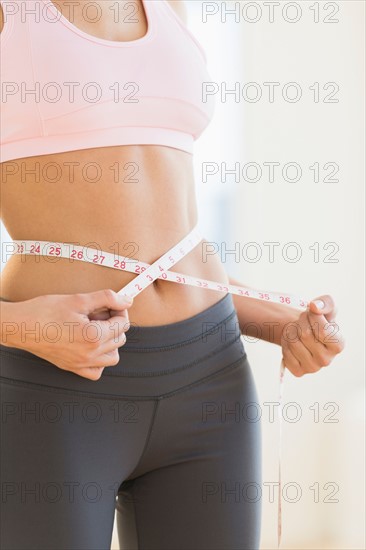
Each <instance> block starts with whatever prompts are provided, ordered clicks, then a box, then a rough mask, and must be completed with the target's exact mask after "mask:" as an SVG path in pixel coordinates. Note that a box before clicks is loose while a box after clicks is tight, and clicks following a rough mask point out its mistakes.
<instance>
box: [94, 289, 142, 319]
mask: <svg viewBox="0 0 366 550" xmlns="http://www.w3.org/2000/svg"><path fill="white" fill-rule="evenodd" d="M84 296H86V297H87V298H88V299H87V303H86V308H85V309H86V313H91V312H92V311H95V310H97V309H105V308H106V309H114V310H118V311H120V310H121V309H126V308H128V307H130V306H131V305H132V303H133V298H130V296H126V295H123V294H118V293H117V292H115V291H114V290H112V289H110V288H107V289H104V290H97V291H95V292H89V293H87V294H85V295H84Z"/></svg>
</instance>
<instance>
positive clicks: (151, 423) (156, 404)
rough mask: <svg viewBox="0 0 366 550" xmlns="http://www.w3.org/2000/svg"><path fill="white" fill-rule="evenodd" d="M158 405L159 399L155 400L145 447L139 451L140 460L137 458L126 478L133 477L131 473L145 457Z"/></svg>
mask: <svg viewBox="0 0 366 550" xmlns="http://www.w3.org/2000/svg"><path fill="white" fill-rule="evenodd" d="M159 403H160V401H159V399H155V405H154V411H153V414H152V418H151V422H150V426H149V431H148V434H147V436H146V441H145V445H144V448H143V449H142V451H141V455H140V458H139V460H138V462H137V464H136V466H135V467H134V469H133V471H132V472H131V473H130V474H129V476H128V477H129V478H130V476H131V475H133V472H136V471H137V470H138V468H139V466H140V464H141V462H142V460H143V458H144V457H145V454H146V451H147V448H148V446H149V444H150V441H151V434H152V432H153V430H154V426H155V419H156V415H157V412H158V408H159Z"/></svg>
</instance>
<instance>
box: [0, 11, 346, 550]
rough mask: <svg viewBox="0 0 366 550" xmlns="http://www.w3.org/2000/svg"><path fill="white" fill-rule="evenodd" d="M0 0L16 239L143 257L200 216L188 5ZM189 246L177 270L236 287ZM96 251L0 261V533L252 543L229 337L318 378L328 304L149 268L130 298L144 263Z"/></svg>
mask: <svg viewBox="0 0 366 550" xmlns="http://www.w3.org/2000/svg"><path fill="white" fill-rule="evenodd" d="M0 4H1V5H2V21H1V25H0V28H1V29H2V31H1V35H0V36H1V56H2V58H1V61H2V63H1V80H2V94H3V99H2V111H3V112H2V121H3V122H2V128H1V130H2V131H1V145H2V158H1V161H2V182H1V203H2V220H3V222H4V224H5V226H6V227H7V230H8V232H9V234H10V236H11V237H12V239H14V240H25V241H26V240H29V241H30V240H34V241H49V242H51V243H57V242H59V243H76V244H79V245H81V246H82V247H84V246H88V247H89V248H93V249H95V250H96V251H98V254H99V252H100V251H102V252H100V254H102V253H103V252H104V251H107V252H108V251H109V252H113V253H115V254H116V255H118V256H129V257H131V258H138V259H139V260H140V261H142V262H146V263H149V264H151V263H153V262H154V261H156V260H157V259H158V258H160V257H161V256H162V255H163V254H164V253H165V252H166V251H167V250H169V249H170V248H171V247H173V246H174V245H175V244H177V243H178V242H180V241H181V240H182V239H183V238H184V237H185V236H186V235H187V234H189V233H190V232H191V231H192V229H193V228H194V227H195V225H196V222H197V208H196V202H195V193H194V177H193V164H192V152H193V141H194V139H197V137H199V135H200V134H201V133H202V132H203V130H204V129H205V127H206V126H207V124H208V122H209V120H210V118H212V113H213V109H212V102H211V101H212V100H210V99H209V101H208V102H206V101H204V100H203V98H202V83H203V82H207V81H209V75H208V73H207V70H206V59H205V53H204V51H203V50H202V48H201V46H200V45H199V44H198V42H197V41H196V39H195V38H194V36H193V35H192V34H191V33H190V31H189V30H188V28H187V26H186V24H187V20H186V15H185V9H184V6H183V2H182V1H179V2H178V1H171V2H170V1H167V0H158V1H155V0H144V1H142V0H133V1H132V0H122V1H120V2H118V3H116V2H109V1H103V2H99V3H98V2H93V3H90V2H87V1H86V0H81V1H79V2H77V3H71V6H70V2H66V1H61V0H58V1H57V3H56V2H54V3H53V2H50V1H49V0H38V1H32V2H28V1H27V2H26V3H25V2H5V1H2V2H0ZM56 4H57V5H56ZM90 4H92V6H91V5H90ZM93 10H94V11H93ZM201 241H202V242H200V244H199V245H198V246H194V247H193V248H192V250H191V251H189V252H188V253H187V254H186V255H184V257H182V259H181V260H179V261H178V263H176V265H175V266H174V271H177V272H180V273H183V274H189V275H192V276H194V277H196V278H202V279H209V280H213V281H220V282H221V283H222V284H223V285H227V284H229V283H235V284H240V283H239V282H237V281H232V280H230V279H229V277H228V276H227V274H226V273H225V270H224V267H223V265H222V264H221V263H220V261H219V260H218V258H217V257H216V256H213V255H208V256H207V258H203V252H202V251H203V245H204V242H205V241H204V239H201ZM98 254H97V255H96V256H97V262H96V263H94V264H93V263H91V262H89V263H87V262H84V261H73V259H71V260H70V259H69V258H65V257H51V256H50V255H47V254H41V255H24V254H15V255H12V256H11V257H10V258H9V260H8V261H7V263H6V266H5V268H4V270H3V272H2V276H1V296H2V301H1V302H0V304H1V321H2V322H1V347H0V355H1V377H2V379H1V382H2V383H1V392H2V400H3V414H4V418H3V424H2V426H3V427H2V441H1V443H2V456H1V459H2V476H3V480H2V484H3V498H2V511H1V522H2V523H1V532H2V534H1V544H2V547H3V548H4V549H5V548H6V549H15V548H16V549H18V550H19V549H25V548H37V549H41V548H47V549H51V548H53V549H56V548H58V549H59V548H62V549H73V550H76V549H86V548H88V549H94V548H95V549H98V550H100V549H107V548H109V547H110V543H111V536H112V529H113V520H114V512H115V508H117V525H118V534H119V539H120V547H121V548H122V549H128V550H132V549H133V548H136V549H137V548H138V549H144V550H145V549H159V550H164V549H167V550H168V549H169V550H173V549H181V550H182V549H184V550H189V549H192V550H193V549H195V550H196V549H210V550H214V549H220V550H221V549H224V548H227V549H232V550H233V549H238V548H246V549H249V548H250V549H255V548H258V547H259V540H260V520H261V515H260V514H261V510H260V498H258V488H259V489H260V484H261V449H260V426H259V424H258V422H251V421H250V419H249V418H245V415H244V417H243V415H241V416H240V420H241V421H240V422H239V421H238V418H237V414H236V412H235V414H233V410H235V407H236V405H237V404H238V403H240V405H241V406H242V407H244V409H245V404H247V403H253V402H256V401H258V397H257V393H256V388H255V385H254V380H253V376H252V373H251V369H250V365H249V363H248V361H247V357H246V353H245V350H244V347H243V343H242V341H241V340H240V333H241V332H242V333H245V334H250V328H247V325H248V327H251V330H253V331H254V332H255V334H257V333H258V329H259V330H260V334H261V337H262V338H263V339H265V340H267V341H271V342H273V343H275V344H277V345H281V347H282V352H283V357H284V362H285V365H286V367H287V368H288V369H289V370H290V371H291V372H292V373H293V374H294V375H295V376H302V375H303V374H305V373H309V372H315V371H317V370H319V369H320V368H321V367H323V366H325V365H328V364H329V362H330V361H331V359H332V358H333V356H334V355H336V354H337V353H339V352H340V351H341V349H342V347H343V343H342V341H341V338H340V336H339V334H338V335H337V336H338V338H337V341H336V342H331V343H329V342H328V341H327V340H326V337H327V333H326V331H325V328H326V327H327V323H328V321H333V320H334V316H335V311H334V310H335V308H334V304H333V301H332V299H331V298H330V297H329V296H322V297H320V298H319V299H318V300H317V301H314V302H312V303H311V304H310V308H309V309H308V310H307V311H306V312H303V313H300V312H299V311H297V310H295V309H292V308H289V307H287V306H284V305H281V304H273V303H265V302H260V301H258V300H250V299H248V298H246V297H234V298H233V297H232V296H231V294H228V293H227V294H225V295H224V296H223V294H222V292H219V291H215V290H207V289H205V288H197V287H192V286H188V285H183V284H172V282H170V281H167V280H163V279H157V280H155V281H154V282H152V284H150V285H149V286H148V287H147V288H145V289H144V291H143V292H141V293H140V294H138V295H137V296H135V298H134V299H133V300H132V303H131V302H129V301H128V299H127V297H126V296H124V294H123V293H119V291H120V290H121V289H123V288H125V287H126V285H128V284H129V283H130V282H131V281H133V280H134V279H135V277H136V275H135V274H133V273H130V272H126V271H124V270H123V269H122V268H121V269H118V268H117V269H109V268H107V267H106V266H104V265H101V264H100V263H99V262H98V258H100V256H98ZM56 256H57V254H56ZM76 259H77V258H76ZM120 267H121V266H120ZM321 306H322V307H321ZM290 322H293V323H297V324H298V325H299V328H300V329H301V330H300V336H299V338H297V339H295V340H294V339H291V341H288V339H287V340H286V339H285V338H284V336H283V329H284V327H285V325H286V324H287V323H290ZM249 323H250V324H249ZM254 326H255V329H254ZM315 327H316V328H317V338H315V337H314V328H315ZM332 332H334V327H332ZM126 333H127V338H126Z"/></svg>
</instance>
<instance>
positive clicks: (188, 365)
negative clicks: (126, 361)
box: [105, 334, 241, 378]
mask: <svg viewBox="0 0 366 550" xmlns="http://www.w3.org/2000/svg"><path fill="white" fill-rule="evenodd" d="M240 337H241V334H239V335H238V336H235V338H234V339H233V340H229V342H226V343H225V344H222V346H220V347H217V348H215V349H214V350H212V351H210V353H207V354H206V355H201V356H200V357H199V358H198V359H195V360H194V361H191V362H190V363H186V364H185V365H182V366H180V367H176V368H173V369H165V370H159V371H156V372H144V371H143V372H139V373H138V374H135V373H128V372H126V373H124V372H122V373H120V374H113V372H111V373H110V374H109V373H106V374H105V376H106V377H108V378H153V377H156V376H165V375H167V374H174V373H176V372H181V371H183V370H186V369H189V368H191V367H194V366H195V365H198V364H199V363H202V361H205V360H206V359H210V357H212V356H213V355H217V354H218V353H220V352H221V351H224V350H225V349H226V348H229V347H230V346H231V345H233V344H235V342H237V341H238V340H240Z"/></svg>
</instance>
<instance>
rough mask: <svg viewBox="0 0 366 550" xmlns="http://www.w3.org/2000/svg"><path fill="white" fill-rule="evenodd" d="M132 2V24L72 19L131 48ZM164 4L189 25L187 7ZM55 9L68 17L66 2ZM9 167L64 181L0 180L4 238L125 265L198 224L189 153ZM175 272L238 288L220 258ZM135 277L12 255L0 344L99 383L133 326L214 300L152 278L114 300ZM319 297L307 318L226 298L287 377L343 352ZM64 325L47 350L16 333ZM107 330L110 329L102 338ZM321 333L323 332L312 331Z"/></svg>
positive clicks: (142, 148) (142, 30) (138, 148)
mask: <svg viewBox="0 0 366 550" xmlns="http://www.w3.org/2000/svg"><path fill="white" fill-rule="evenodd" d="M134 1H135V3H136V6H137V7H138V9H139V11H138V16H137V17H135V19H137V22H136V23H132V22H131V21H129V22H125V21H123V20H119V21H118V22H117V23H115V22H114V21H113V18H112V17H111V13H112V12H111V11H110V10H109V9H108V8H109V7H110V6H112V5H114V4H115V2H114V1H113V2H107V1H103V3H101V4H100V5H101V6H102V7H103V10H102V14H103V15H102V17H101V19H100V20H99V21H98V22H97V23H90V21H87V20H84V18H83V16H82V7H83V5H84V4H86V3H88V0H79V5H78V6H77V7H76V9H75V11H74V17H73V20H72V23H73V25H75V26H76V27H79V28H80V29H81V30H83V31H84V32H86V33H88V34H91V35H94V36H98V37H100V38H103V39H107V40H117V41H125V40H127V41H133V40H137V39H139V38H141V37H143V36H144V35H145V34H146V32H147V29H148V21H147V19H146V16H145V13H144V10H143V5H142V3H141V0H134ZM169 3H170V5H171V7H172V8H173V9H174V10H175V11H176V13H177V14H178V15H179V16H180V17H181V18H182V21H183V22H184V23H185V24H187V15H186V10H185V7H184V3H183V2H182V1H172V2H169ZM55 4H56V5H57V8H58V9H59V10H61V11H62V13H63V15H64V16H66V17H67V15H68V14H69V11H68V8H67V6H65V5H64V4H67V2H66V0H64V1H61V0H58V1H57V3H56V2H55ZM127 4H131V0H121V2H120V5H121V7H122V8H123V7H124V6H125V5H126V6H127ZM0 13H1V11H0ZM121 13H124V12H123V11H122V12H121ZM1 28H2V23H1V19H0V29H1ZM91 161H92V162H96V163H98V165H99V166H100V169H101V171H102V174H103V178H102V179H101V180H100V181H99V182H98V183H96V184H95V183H94V184H92V183H90V182H88V181H85V179H83V177H82V175H81V170H80V169H79V170H78V169H75V180H74V181H71V180H70V177H69V172H68V170H67V169H66V168H65V166H66V163H70V162H71V163H73V162H74V163H79V166H83V165H84V164H86V163H88V162H91ZM16 162H17V165H18V167H19V168H20V169H19V173H21V171H22V170H21V168H22V169H23V171H24V169H29V170H30V169H32V168H34V166H35V163H39V166H40V170H41V171H42V168H43V167H44V166H45V165H46V164H47V163H56V164H57V165H59V166H61V167H62V178H61V180H60V181H58V183H57V185H53V184H51V183H49V182H42V180H41V181H40V182H35V181H34V178H32V177H28V178H27V179H26V182H24V181H22V180H21V177H20V175H14V176H12V177H11V178H8V181H7V182H6V183H5V182H3V181H2V182H1V218H2V220H3V222H4V224H5V226H6V228H7V230H8V232H9V234H10V236H11V238H13V239H25V240H27V239H35V240H47V241H56V242H57V241H58V242H75V243H79V244H81V245H86V244H87V243H91V242H94V243H97V245H98V247H99V248H100V249H101V250H105V251H113V250H117V251H118V253H119V254H121V255H129V254H131V252H132V251H133V254H131V255H132V257H134V258H137V259H139V260H141V261H145V262H148V263H152V262H153V261H154V260H156V259H157V258H158V257H159V256H161V255H162V254H163V253H164V252H166V251H167V250H168V249H169V248H170V247H172V246H173V245H174V244H176V242H178V241H179V240H180V239H182V238H183V237H184V236H185V235H186V234H187V233H188V232H189V231H190V230H191V229H192V228H193V227H194V226H195V224H196V222H197V205H196V199H195V190H194V184H195V182H194V175H193V159H192V156H191V155H190V154H188V153H186V152H184V151H180V150H178V149H174V148H172V147H165V146H155V145H132V146H113V147H101V148H95V149H85V150H79V151H71V152H66V153H58V154H51V155H43V156H37V157H29V158H23V159H18V160H17V161H16ZM131 162H132V163H134V164H135V165H136V166H138V174H137V179H138V182H137V183H129V182H126V181H121V182H119V183H116V182H115V181H114V174H113V172H112V171H111V170H110V169H109V167H110V166H112V165H114V164H115V163H118V164H119V166H120V167H125V166H126V164H127V163H131ZM7 165H8V166H7ZM9 167H11V166H10V163H3V167H2V168H3V170H4V169H5V170H6V169H7V168H9ZM122 179H123V178H122ZM111 205H113V209H111ZM128 243H134V244H133V247H131V245H130V246H129V247H128ZM126 245H127V248H126ZM116 247H117V248H116ZM173 270H174V271H177V272H181V273H187V274H190V275H193V276H197V277H200V278H206V279H211V280H214V281H220V282H222V283H223V284H227V283H229V282H231V283H237V284H244V283H243V282H242V281H234V280H233V279H230V278H229V276H228V275H227V273H226V271H225V269H224V266H223V265H222V263H221V262H220V260H219V258H218V257H217V256H208V258H207V261H205V262H204V261H203V259H202V248H201V246H200V245H199V246H197V247H196V248H195V249H194V250H193V251H191V252H190V253H189V254H188V255H187V256H186V257H184V258H183V259H182V260H181V261H180V262H178V263H177V264H176V265H175V266H174V268H173ZM134 277H135V275H134V274H131V273H128V272H120V271H117V270H114V269H110V268H107V267H103V266H100V265H93V264H89V263H85V262H78V261H75V262H70V261H69V260H68V259H63V258H60V259H58V260H57V262H56V263H55V262H50V261H49V258H47V257H34V256H25V257H24V256H23V257H21V256H12V257H10V259H9V260H8V262H7V263H6V266H5V268H4V269H3V272H2V274H1V278H0V285H1V286H0V288H1V296H2V298H3V299H5V300H7V301H8V302H0V307H1V319H2V323H1V328H2V330H1V340H0V341H1V343H2V344H3V345H5V346H11V347H16V348H22V349H26V350H28V351H30V352H32V353H34V354H35V355H38V356H40V357H42V358H45V359H47V360H49V361H51V362H52V363H54V364H56V365H57V366H58V367H59V368H62V369H65V370H70V371H73V372H75V373H76V374H78V375H80V376H84V377H86V378H89V379H92V380H98V379H99V378H100V376H101V374H102V372H103V369H104V368H105V367H107V366H108V367H111V366H113V365H115V364H117V363H118V361H119V355H118V347H120V346H122V345H123V344H124V343H125V341H126V334H125V333H126V332H127V331H128V328H129V326H130V323H131V324H132V323H133V324H135V325H140V326H151V325H162V324H169V323H174V322H177V321H181V320H183V319H186V318H189V317H191V316H193V315H196V314H198V313H200V312H201V311H203V310H205V309H207V308H208V307H210V306H211V305H213V304H214V303H216V302H217V301H218V300H220V299H221V298H222V297H223V294H222V293H221V292H217V291H212V290H205V289H201V288H195V287H188V286H184V285H178V284H175V283H171V282H169V281H164V280H158V281H156V282H154V283H153V284H151V285H150V286H149V287H148V288H147V289H145V290H144V291H143V292H142V293H141V294H139V295H138V296H136V297H135V299H134V300H133V304H132V305H130V304H127V303H126V301H125V300H124V298H123V297H121V296H119V295H117V292H118V291H119V290H120V289H122V288H123V287H124V286H125V285H126V284H127V283H128V282H129V281H131V280H133V279H134ZM319 298H320V299H321V300H323V302H324V303H325V307H324V308H323V309H322V310H321V309H318V308H317V307H316V305H315V304H314V303H312V304H311V306H310V309H309V310H308V311H307V312H303V313H300V312H299V311H297V310H295V309H292V308H289V307H287V306H283V305H280V304H271V303H269V304H268V303H265V302H261V301H258V300H253V299H250V298H245V297H238V296H233V299H234V304H235V307H236V309H237V313H238V318H239V323H240V327H241V329H242V332H243V333H244V334H248V335H251V334H250V330H253V329H252V328H251V329H249V330H247V329H246V328H245V325H247V324H248V323H249V322H250V323H253V322H254V323H256V324H257V325H258V327H259V328H260V332H261V338H262V339H264V340H267V341H270V342H273V343H276V344H277V345H280V346H281V347H282V350H283V357H284V361H285V365H286V367H287V368H288V369H289V370H290V371H291V372H292V373H293V374H294V375H295V376H302V375H303V374H306V373H309V372H315V371H317V370H319V369H320V368H322V367H323V366H326V365H328V364H329V363H330V361H331V360H332V358H333V357H334V356H335V355H336V354H337V353H339V352H340V351H341V350H342V349H343V346H344V343H343V338H342V337H341V335H340V333H339V331H337V338H336V340H337V341H336V342H329V341H327V335H326V334H325V333H324V328H325V326H326V324H327V323H328V322H329V321H333V322H334V318H335V306H334V303H333V300H332V298H331V297H330V296H328V295H327V296H322V297H319ZM70 320H73V322H75V326H76V329H75V331H76V332H75V334H74V336H75V338H74V339H73V341H72V342H70V335H69V332H67V331H66V330H62V337H61V338H60V340H59V341H58V342H57V343H53V344H50V343H49V342H47V341H45V340H44V339H43V338H42V335H40V336H37V335H33V336H32V335H31V334H27V336H26V337H24V334H22V330H21V327H22V326H26V327H29V326H31V327H33V326H35V323H38V326H40V327H42V326H45V325H46V324H47V323H50V322H53V323H55V322H56V323H57V324H58V325H59V326H60V327H64V326H65V325H64V323H65V322H66V321H70ZM22 323H23V325H22ZM113 323H114V325H113V326H114V330H111V329H110V326H111V325H112V324H113ZM268 323H274V324H275V328H274V330H273V331H270V330H269V328H268ZM288 323H298V324H299V326H300V328H301V336H300V337H299V338H298V339H297V341H296V342H289V341H288V338H284V330H283V329H284V327H285V325H287V324H288ZM86 325H94V327H95V329H96V330H97V329H98V330H99V334H102V336H101V337H100V338H99V339H98V342H97V343H95V342H90V341H87V340H86V339H85V338H84V337H83V334H84V333H83V328H85V326H86ZM318 325H320V326H321V330H320V331H315V327H317V326H318ZM256 334H257V333H256ZM315 336H316V337H315ZM127 337H128V336H127ZM328 340H329V338H328Z"/></svg>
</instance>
